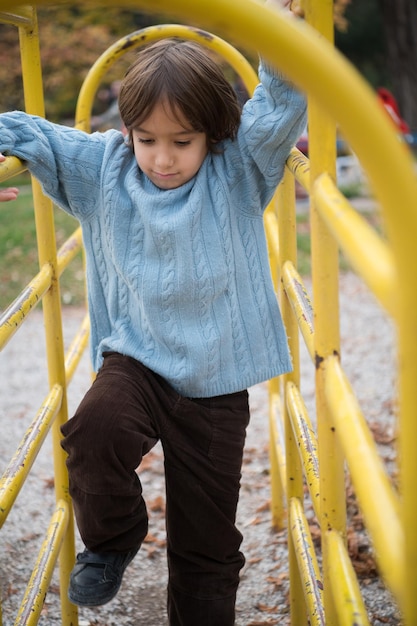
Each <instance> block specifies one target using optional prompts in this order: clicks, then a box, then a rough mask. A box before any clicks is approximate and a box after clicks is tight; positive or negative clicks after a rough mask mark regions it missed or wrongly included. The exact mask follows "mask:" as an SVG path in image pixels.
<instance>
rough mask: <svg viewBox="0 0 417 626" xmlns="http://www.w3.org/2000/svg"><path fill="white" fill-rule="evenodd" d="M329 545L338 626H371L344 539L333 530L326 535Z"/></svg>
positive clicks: (332, 589)
mask: <svg viewBox="0 0 417 626" xmlns="http://www.w3.org/2000/svg"><path fill="white" fill-rule="evenodd" d="M324 541H325V542H326V543H327V544H328V553H329V569H330V577H329V578H330V584H331V591H332V595H333V598H334V602H335V606H336V612H337V617H338V621H337V624H338V626H352V625H353V624H354V625H355V626H370V623H369V620H368V616H367V612H366V608H365V605H364V602H363V599H362V596H361V592H360V588H359V585H358V581H357V578H356V574H355V571H354V569H353V566H352V562H351V560H350V558H349V555H348V553H347V550H346V545H345V542H344V540H343V539H342V537H341V536H340V535H339V534H338V533H337V532H336V531H333V530H330V531H328V532H327V533H325V534H324Z"/></svg>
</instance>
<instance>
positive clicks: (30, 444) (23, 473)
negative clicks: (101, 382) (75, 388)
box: [0, 385, 63, 527]
mask: <svg viewBox="0 0 417 626" xmlns="http://www.w3.org/2000/svg"><path fill="white" fill-rule="evenodd" d="M62 397H63V390H62V387H60V386H59V385H55V386H54V387H53V388H52V389H51V391H50V392H49V394H48V396H47V397H46V399H45V401H44V403H43V405H42V406H41V408H40V409H39V411H38V413H37V415H36V417H35V419H34V420H33V422H32V424H31V425H30V427H29V428H28V429H27V431H26V433H25V435H24V437H23V439H22V441H21V443H20V444H19V447H18V448H17V450H16V453H15V454H14V456H13V458H12V460H11V461H10V463H9V465H8V466H7V468H6V470H5V472H4V474H3V476H2V477H1V480H0V527H2V526H3V524H4V522H5V520H6V519H7V516H8V514H9V512H10V509H11V507H12V506H13V503H14V501H15V500H16V498H17V496H18V494H19V492H20V490H21V488H22V486H23V484H24V482H25V480H26V478H27V476H28V474H29V472H30V469H31V467H32V465H33V463H34V461H35V459H36V457H37V455H38V452H39V450H40V448H41V446H42V444H43V442H44V440H45V437H46V435H47V434H48V432H49V429H50V427H51V424H52V423H53V421H54V419H55V418H56V416H57V414H58V411H59V409H60V407H61V402H62Z"/></svg>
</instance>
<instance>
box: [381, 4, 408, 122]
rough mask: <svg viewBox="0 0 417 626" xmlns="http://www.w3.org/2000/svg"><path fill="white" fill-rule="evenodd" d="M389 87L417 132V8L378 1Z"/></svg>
mask: <svg viewBox="0 0 417 626" xmlns="http://www.w3.org/2000/svg"><path fill="white" fill-rule="evenodd" d="M379 6H380V9H381V13H382V23H383V32H384V35H385V45H386V64H387V72H388V75H389V79H390V83H389V86H390V87H391V88H392V91H393V93H394V95H395V96H396V98H397V101H398V104H399V107H400V111H401V114H402V116H403V117H404V119H405V120H406V121H407V122H408V124H409V126H410V127H411V128H412V129H414V130H415V131H417V4H416V1H415V0H379Z"/></svg>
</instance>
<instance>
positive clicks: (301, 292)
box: [282, 261, 314, 361]
mask: <svg viewBox="0 0 417 626" xmlns="http://www.w3.org/2000/svg"><path fill="white" fill-rule="evenodd" d="M282 281H283V285H284V289H285V291H286V294H287V297H288V299H289V301H290V303H291V306H292V309H293V311H294V315H295V317H296V318H297V321H298V326H299V328H300V330H301V334H302V335H303V337H304V341H305V344H306V346H307V350H308V352H309V354H310V356H311V358H312V360H313V361H314V320H313V313H314V312H313V307H312V305H311V301H310V298H309V296H308V294H307V290H306V288H305V286H304V283H303V279H302V278H301V276H300V275H299V273H298V272H297V270H296V269H295V267H294V265H293V264H292V263H291V262H290V261H287V262H286V263H284V267H283V269H282Z"/></svg>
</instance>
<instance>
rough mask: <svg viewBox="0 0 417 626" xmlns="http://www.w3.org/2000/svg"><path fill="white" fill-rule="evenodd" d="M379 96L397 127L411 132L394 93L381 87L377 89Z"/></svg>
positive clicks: (402, 130)
mask: <svg viewBox="0 0 417 626" xmlns="http://www.w3.org/2000/svg"><path fill="white" fill-rule="evenodd" d="M377 93H378V97H379V99H380V100H381V102H382V104H383V105H384V107H385V110H386V111H387V113H388V115H389V116H390V117H391V119H392V120H393V122H394V123H395V125H396V126H397V128H399V130H400V131H401V132H402V133H403V134H404V135H406V134H407V133H409V132H410V127H409V125H408V124H407V122H406V121H405V120H403V118H402V117H401V115H400V109H399V108H398V104H397V101H396V99H395V98H394V96H393V95H392V93H391V92H390V91H389V90H388V89H386V88H385V87H379V88H378V89H377Z"/></svg>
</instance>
